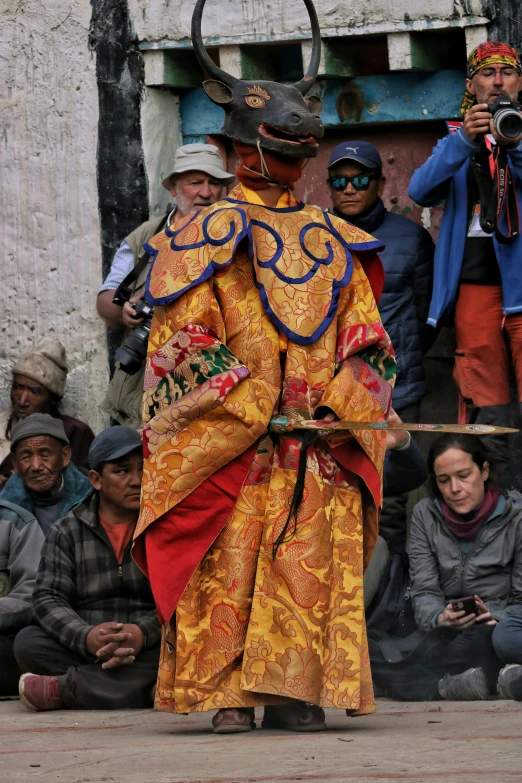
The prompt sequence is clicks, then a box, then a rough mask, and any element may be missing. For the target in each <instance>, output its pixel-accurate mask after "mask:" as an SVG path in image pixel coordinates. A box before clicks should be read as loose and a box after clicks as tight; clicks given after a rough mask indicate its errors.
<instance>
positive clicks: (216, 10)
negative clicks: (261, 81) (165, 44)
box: [129, 0, 482, 41]
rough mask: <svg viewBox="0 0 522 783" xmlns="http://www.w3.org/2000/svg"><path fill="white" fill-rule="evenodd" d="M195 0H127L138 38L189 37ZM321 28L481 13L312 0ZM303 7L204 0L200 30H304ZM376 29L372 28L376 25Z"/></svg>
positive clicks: (444, 1)
mask: <svg viewBox="0 0 522 783" xmlns="http://www.w3.org/2000/svg"><path fill="white" fill-rule="evenodd" d="M194 5H195V0H178V1H177V2H172V0H129V8H130V11H131V17H132V19H133V24H134V27H135V29H136V31H137V33H138V37H139V39H140V40H146V41H158V40H161V39H170V40H173V41H177V40H181V39H184V38H189V37H190V20H191V16H192V11H193V9H194ZM315 6H316V9H317V13H318V16H319V23H320V25H321V29H322V30H323V33H325V34H326V33H327V34H328V35H335V34H336V33H337V34H346V33H347V30H346V28H350V30H349V32H351V33H353V34H354V35H356V34H357V33H358V32H366V31H367V30H366V28H368V27H381V28H382V30H383V31H390V30H393V29H394V28H395V27H396V26H399V27H401V26H402V27H404V25H405V24H406V25H408V24H410V23H412V22H413V23H415V22H423V21H424V20H429V21H430V22H432V21H434V20H448V19H452V18H453V19H454V18H455V17H459V16H464V15H465V14H468V15H470V14H471V15H478V16H480V15H481V14H482V4H481V2H480V0H316V2H315ZM308 30H309V23H308V17H307V14H306V9H305V7H304V4H303V3H302V2H301V0H207V5H206V6H205V11H204V15H203V35H204V36H209V37H223V38H226V39H228V38H230V37H234V36H237V37H239V38H241V37H245V36H254V37H255V36H260V37H262V38H265V37H266V38H268V39H270V38H272V37H280V36H285V35H287V36H291V35H299V34H303V33H304V34H306V32H308ZM375 31H376V30H375Z"/></svg>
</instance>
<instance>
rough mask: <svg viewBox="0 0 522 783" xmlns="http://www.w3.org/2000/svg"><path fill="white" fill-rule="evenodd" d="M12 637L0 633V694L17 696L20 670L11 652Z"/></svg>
mask: <svg viewBox="0 0 522 783" xmlns="http://www.w3.org/2000/svg"><path fill="white" fill-rule="evenodd" d="M13 642H14V638H13V637H11V636H5V635H3V634H0V696H18V680H19V679H20V675H21V673H22V672H21V671H20V667H19V666H18V664H17V662H16V658H15V657H14V652H13Z"/></svg>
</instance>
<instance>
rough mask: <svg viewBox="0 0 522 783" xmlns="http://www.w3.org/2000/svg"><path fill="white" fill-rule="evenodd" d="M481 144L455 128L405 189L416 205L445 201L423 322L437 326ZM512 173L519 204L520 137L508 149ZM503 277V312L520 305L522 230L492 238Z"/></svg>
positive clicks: (450, 287)
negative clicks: (471, 171) (508, 239)
mask: <svg viewBox="0 0 522 783" xmlns="http://www.w3.org/2000/svg"><path fill="white" fill-rule="evenodd" d="M479 150H480V144H478V143H477V142H474V141H471V139H468V137H467V136H466V135H465V133H464V132H463V131H462V129H460V130H459V131H457V132H456V133H452V134H450V135H449V136H445V137H444V138H443V139H441V140H440V141H439V142H438V144H437V146H436V147H435V149H434V150H433V153H432V155H431V157H430V158H428V160H427V161H426V163H424V165H423V166H421V167H420V169H417V171H416V172H415V173H414V175H413V177H412V179H411V182H410V186H409V188H408V195H409V196H410V198H412V199H413V201H416V202H417V204H420V206H421V207H436V206H437V205H438V204H440V203H441V201H443V200H444V199H446V206H445V208H444V216H443V218H442V224H441V227H440V232H439V237H438V239H437V249H436V251H435V280H434V285H433V297H432V300H431V305H430V312H429V317H428V323H429V324H431V325H432V326H436V325H437V323H438V321H439V319H440V318H442V317H443V316H444V315H447V314H448V313H449V312H450V311H451V308H452V306H453V303H454V301H455V298H456V295H457V288H458V283H459V277H460V269H461V266H462V258H463V255H464V244H465V241H466V235H467V230H468V220H469V216H468V169H469V163H470V159H471V156H472V155H474V153H475V152H478V151H479ZM507 152H508V159H509V164H510V170H511V174H512V176H513V181H514V183H515V187H516V190H517V194H518V197H519V204H522V142H520V143H519V144H517V145H516V146H515V147H510V148H508V149H507ZM493 243H494V245H495V252H496V254H497V260H498V265H499V268H500V275H501V278H502V296H503V300H504V306H503V311H504V313H507V314H509V313H519V312H521V311H522V274H521V259H522V234H519V236H517V237H516V238H515V239H513V240H512V241H511V242H507V243H505V244H500V243H499V242H497V240H496V239H495V238H493Z"/></svg>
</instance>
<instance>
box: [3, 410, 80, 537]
mask: <svg viewBox="0 0 522 783" xmlns="http://www.w3.org/2000/svg"><path fill="white" fill-rule="evenodd" d="M10 448H11V457H12V460H13V465H14V473H12V474H11V476H10V478H9V480H8V481H7V483H6V484H5V486H4V488H3V490H2V492H0V498H1V499H2V500H8V501H9V502H10V503H15V504H16V505H17V506H21V507H22V508H25V509H26V510H27V511H29V513H30V514H31V515H34V516H35V517H36V518H37V520H38V522H39V523H40V527H41V528H42V530H43V532H44V535H47V533H48V532H49V530H50V528H51V525H52V524H53V523H54V522H56V520H57V519H60V517H63V516H64V515H65V514H67V513H68V512H69V511H70V510H71V509H72V508H73V506H75V505H76V504H77V503H79V502H80V500H82V499H83V498H84V497H85V495H86V494H87V492H89V491H90V489H91V485H90V482H89V479H88V478H87V476H84V474H83V473H80V471H79V470H78V469H77V468H75V466H74V465H73V464H72V462H71V445H70V443H69V439H68V438H67V435H66V434H65V429H64V426H63V422H62V421H61V420H60V419H55V418H54V417H53V416H50V415H49V414H48V413H33V414H31V415H30V416H26V417H25V418H24V419H22V420H21V421H20V422H18V424H16V425H15V426H14V427H13V430H12V433H11V446H10Z"/></svg>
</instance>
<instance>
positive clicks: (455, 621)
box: [437, 604, 477, 628]
mask: <svg viewBox="0 0 522 783" xmlns="http://www.w3.org/2000/svg"><path fill="white" fill-rule="evenodd" d="M476 619H477V617H476V615H474V614H466V612H465V611H464V610H462V611H460V612H454V611H453V606H452V605H451V604H448V605H447V607H446V608H445V609H444V611H443V612H441V614H439V616H438V617H437V625H447V626H449V627H450V628H469V626H470V625H474V623H475V622H476Z"/></svg>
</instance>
